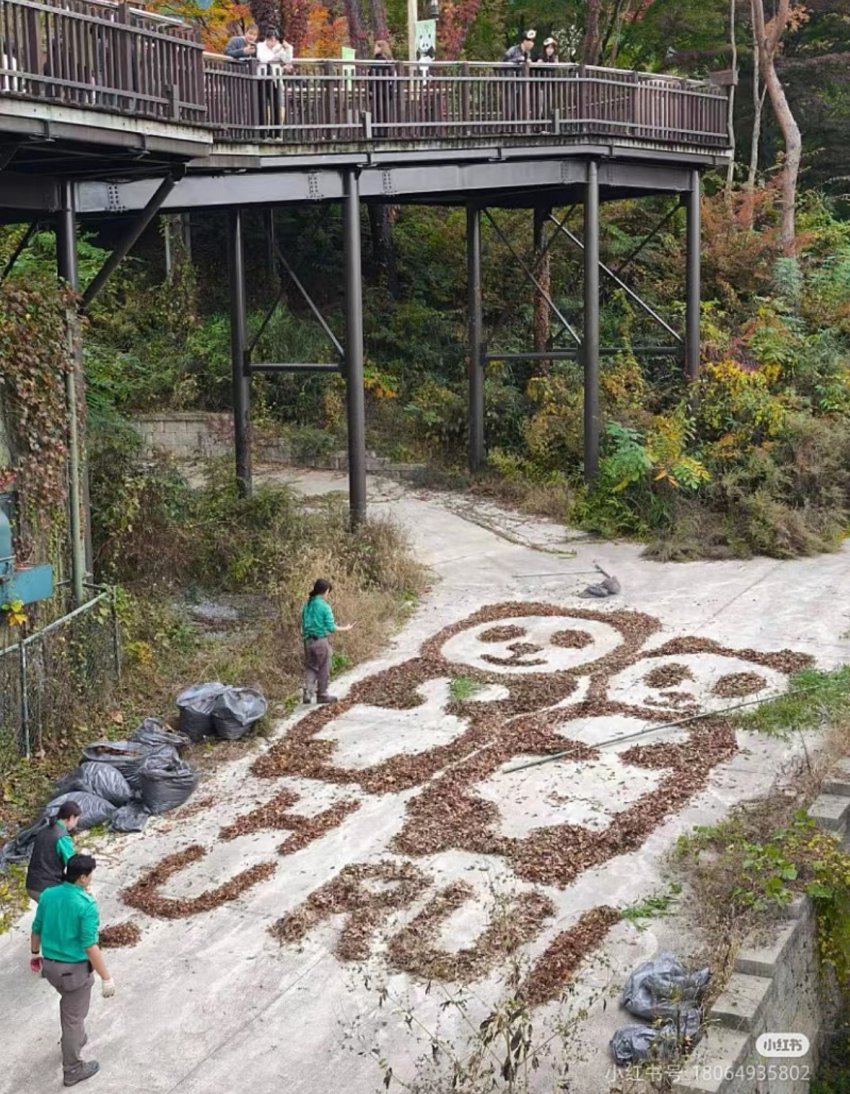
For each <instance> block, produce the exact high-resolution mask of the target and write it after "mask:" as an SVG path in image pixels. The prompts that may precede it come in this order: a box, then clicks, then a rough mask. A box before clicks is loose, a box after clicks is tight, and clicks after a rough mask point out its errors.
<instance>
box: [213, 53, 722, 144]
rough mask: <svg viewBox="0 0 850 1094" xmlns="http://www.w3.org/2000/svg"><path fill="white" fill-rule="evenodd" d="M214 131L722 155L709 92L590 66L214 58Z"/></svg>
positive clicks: (240, 135) (682, 82) (715, 103)
mask: <svg viewBox="0 0 850 1094" xmlns="http://www.w3.org/2000/svg"><path fill="white" fill-rule="evenodd" d="M204 72H205V80H206V87H207V102H208V105H209V111H208V119H207V120H208V124H210V125H211V126H212V127H213V128H214V129H215V130H216V131H217V132H218V133H219V134H220V135H221V136H222V137H224V138H225V139H228V140H233V141H251V140H253V141H257V140H273V141H280V142H283V143H286V144H327V143H333V142H350V141H358V140H367V141H383V140H394V141H399V140H402V141H407V140H428V139H440V140H447V139H448V140H456V141H465V140H468V139H469V138H481V137H495V136H512V135H523V136H529V135H530V136H557V137H583V136H587V137H596V138H599V137H602V138H606V137H620V138H630V139H634V140H638V141H652V142H662V143H666V144H687V145H696V146H699V147H705V148H723V147H725V146H726V144H727V142H728V133H727V125H726V103H727V99H726V94H725V92H724V91H723V90H722V89H720V88H717V87H714V86H713V85H711V84H708V83H702V82H698V81H694V80H687V79H684V78H679V77H670V76H655V75H650V74H644V73H637V72H629V71H625V70H621V69H604V68H586V67H584V66H582V65H542V64H534V65H526V66H521V67H517V66H514V65H491V64H476V63H452V62H437V63H434V64H431V65H430V66H429V67H428V68H427V70H426V69H423V68H421V67H420V66H419V65H416V64H406V63H397V64H392V65H389V64H386V63H380V62H378V63H375V62H365V61H364V62H361V61H358V62H351V61H299V62H297V63H296V66H295V72H294V73H293V74H291V75H287V74H284V73H283V72H282V71H276V72H275V71H268V70H265V71H264V66H262V65H257V64H249V65H240V64H234V63H233V62H230V61H228V60H226V59H225V58H217V57H211V56H209V55H207V56H206V57H205V62H204Z"/></svg>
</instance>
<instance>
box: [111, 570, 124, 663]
mask: <svg viewBox="0 0 850 1094" xmlns="http://www.w3.org/2000/svg"><path fill="white" fill-rule="evenodd" d="M109 611H110V614H111V616H112V653H113V656H114V658H115V679H116V680H118V681H119V682H120V680H121V669H122V665H121V621H120V620H119V618H118V603H117V598H116V595H115V589H110V590H109Z"/></svg>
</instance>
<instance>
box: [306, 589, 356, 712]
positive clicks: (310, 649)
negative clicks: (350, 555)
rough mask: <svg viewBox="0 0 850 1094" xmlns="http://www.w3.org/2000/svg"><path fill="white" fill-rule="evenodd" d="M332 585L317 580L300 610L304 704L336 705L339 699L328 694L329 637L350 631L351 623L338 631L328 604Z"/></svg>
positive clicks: (329, 670) (329, 667)
mask: <svg viewBox="0 0 850 1094" xmlns="http://www.w3.org/2000/svg"><path fill="white" fill-rule="evenodd" d="M331 588H332V586H331V583H330V582H329V581H325V579H324V578H323V577H320V578H318V579H317V580H316V582H315V584H314V585H313V589H312V592H311V593H310V596H309V598H308V600H307V603H306V604H305V605H304V607H303V608H302V609H301V637H302V638H303V639H304V693H303V696H302V698H303V700H304V702H305V703H312V701H313V696H314V695H315V696H316V702H318V703H335V702H336V696H334V695H329V694H328V681H329V680H330V675H331V654H332V652H333V651H332V650H331V644H330V642H329V641H328V635H329V634H333V633H334V632H335V631H350V630H351V628H352V627H353V626H354V624H353V623H349V624H348V625H347V626H345V627H338V626H337V625H336V622H335V621H334V613H333V612H332V611H331V606H330V604H328V594H329V593H330V591H331Z"/></svg>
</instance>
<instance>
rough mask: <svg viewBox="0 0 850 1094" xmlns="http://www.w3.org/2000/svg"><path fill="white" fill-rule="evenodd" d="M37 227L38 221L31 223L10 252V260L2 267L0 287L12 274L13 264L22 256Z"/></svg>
mask: <svg viewBox="0 0 850 1094" xmlns="http://www.w3.org/2000/svg"><path fill="white" fill-rule="evenodd" d="M37 227H38V221H37V220H33V221H31V222H30V224H29V226H28V227H27V230H26V231H25V232H24V234H23V235H22V236H21V238H20V240H19V242H18V245H17V247H16V248H15V249H14V251H13V252H12V256H11V258H10V259H9V261H8V262H7V263H6V265H5V266H4V267H3V272H2V273H1V274H0V285H2V284H3V282H4V281H5V280H6V278H7V277H8V276H9V274H10V273H11V272H12V269H13V267H14V265H15V263H16V262H17V261H18V259H19V258H20V257H21V255H22V254H23V252H24V249H25V248H26V245H27V244H28V243H29V241H30V240H31V239H32V237H33V234H34V232H35V230H36V228H37Z"/></svg>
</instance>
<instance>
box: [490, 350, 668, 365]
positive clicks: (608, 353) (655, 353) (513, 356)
mask: <svg viewBox="0 0 850 1094" xmlns="http://www.w3.org/2000/svg"><path fill="white" fill-rule="evenodd" d="M618 353H631V354H633V355H634V356H635V357H681V354H682V347H681V346H601V347H600V349H599V356H600V357H616V356H617V354H618ZM581 354H582V351H581V349H580V348H578V347H576V348H575V349H554V350H546V351H545V352H544V353H539V352H537V351H536V350H535V351H533V352H525V351H520V352H519V353H487V354H485V356H484V363H485V364H488V365H489V364H490V363H491V362H493V361H507V362H508V363H510V362H511V361H547V360H549V358H550V357H551V358H552V360H553V361H575V360H577V359H578V358H580V357H581Z"/></svg>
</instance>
